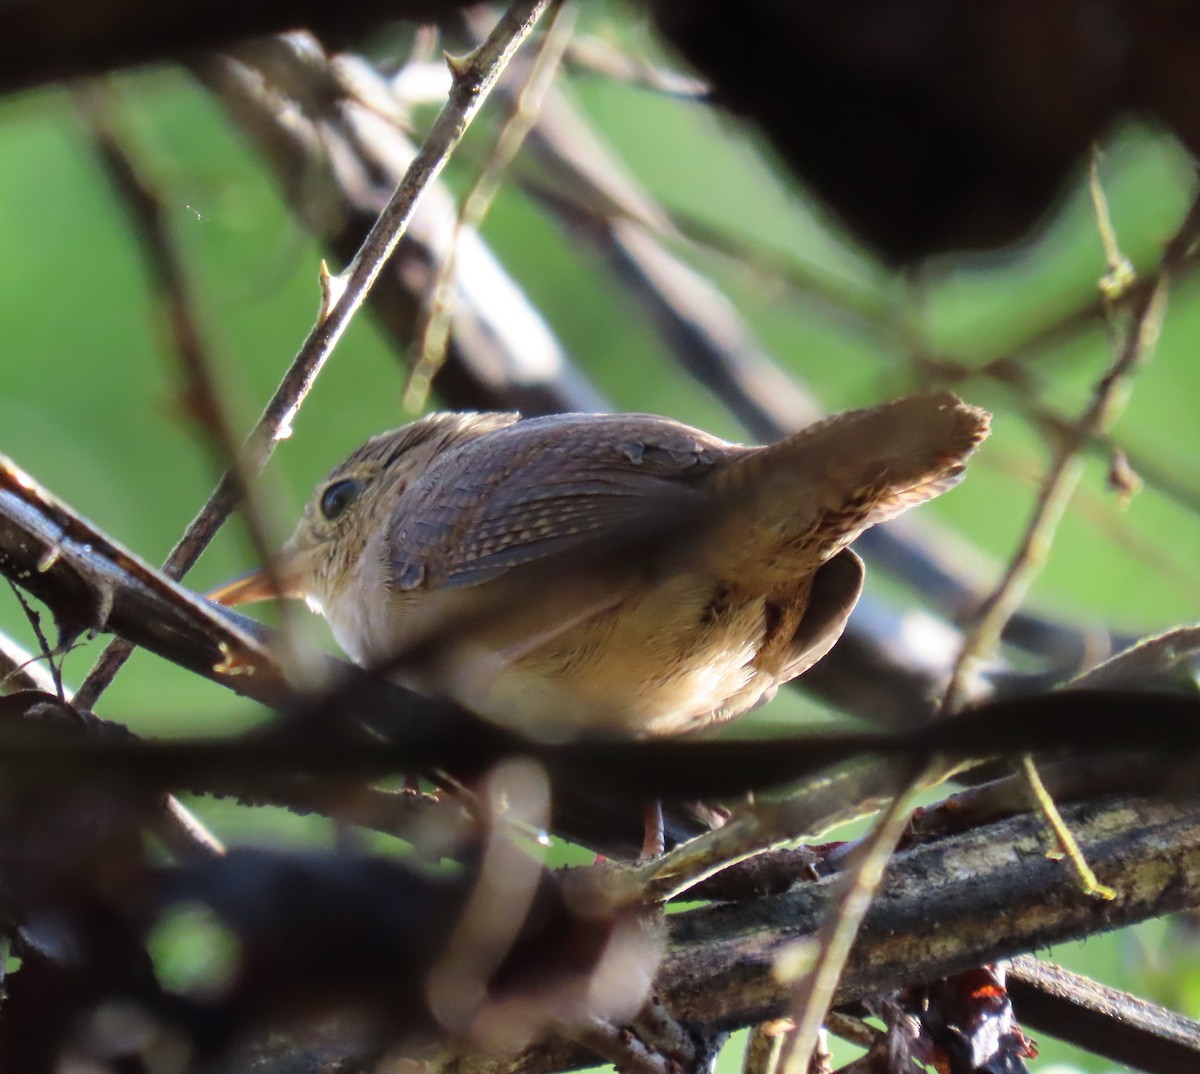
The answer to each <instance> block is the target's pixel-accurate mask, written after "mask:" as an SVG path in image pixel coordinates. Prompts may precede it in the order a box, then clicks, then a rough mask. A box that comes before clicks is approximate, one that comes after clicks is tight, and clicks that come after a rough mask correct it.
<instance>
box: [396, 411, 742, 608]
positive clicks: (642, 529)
mask: <svg viewBox="0 0 1200 1074" xmlns="http://www.w3.org/2000/svg"><path fill="white" fill-rule="evenodd" d="M741 450H745V449H740V448H738V447H736V446H734V445H732V444H728V443H726V442H725V441H723V440H719V439H717V438H716V437H713V436H709V435H708V434H707V433H703V432H701V431H699V430H697V429H692V428H689V427H688V426H686V425H681V424H679V423H678V422H674V421H670V420H668V419H666V418H658V417H653V416H651V415H640V414H619V415H612V414H561V415H554V416H552V417H548V418H535V419H532V420H529V421H522V422H518V423H517V424H515V425H511V426H509V427H508V428H505V429H500V430H497V431H495V432H492V433H488V434H486V435H484V436H481V437H479V438H477V439H475V440H472V441H470V442H469V443H466V444H464V445H462V446H461V447H459V448H457V449H454V450H452V451H448V452H446V453H445V454H444V455H443V456H441V457H440V458H438V459H437V460H436V461H435V462H434V463H433V465H431V466H430V467H429V468H428V469H427V470H426V471H425V472H424V474H422V475H421V477H420V478H419V479H418V480H417V481H415V482H414V483H413V484H412V485H410V486H409V487H408V488H407V489H406V490H405V491H404V492H402V493H401V494H400V495H399V496H398V498H397V500H396V503H395V506H394V509H393V511H392V514H391V518H390V521H389V529H388V533H387V546H386V547H387V548H388V550H389V555H390V557H391V563H390V566H391V582H392V585H393V586H394V587H395V588H397V589H400V590H410V589H417V588H422V587H423V588H435V587H441V586H446V587H456V586H470V585H478V584H480V583H482V582H486V581H488V580H489V579H492V578H494V577H496V576H497V575H499V574H502V573H503V572H505V571H507V570H510V569H512V568H513V567H517V566H520V565H522V564H527V563H531V562H534V561H538V560H545V559H547V558H548V557H555V556H559V555H562V554H563V553H567V552H574V553H575V554H577V555H588V554H593V553H594V554H601V553H606V552H608V551H609V550H614V551H615V550H616V548H619V547H620V545H621V544H623V543H628V542H632V541H635V540H639V539H644V538H648V537H652V536H654V535H656V534H661V533H663V532H665V531H667V530H670V529H674V528H676V527H685V526H686V525H687V523H688V520H689V519H690V518H693V517H695V516H696V515H697V514H698V513H699V512H700V510H701V509H702V507H703V505H704V503H705V502H706V501H707V499H708V494H707V492H706V490H705V489H704V488H703V487H702V486H701V484H700V483H701V481H702V479H703V478H704V477H705V476H706V475H707V474H708V473H709V472H710V471H711V470H712V469H713V467H714V465H716V464H717V463H718V462H719V461H720V460H722V459H724V458H726V457H728V456H729V455H731V454H733V453H737V452H739V451H741Z"/></svg>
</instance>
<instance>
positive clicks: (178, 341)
mask: <svg viewBox="0 0 1200 1074" xmlns="http://www.w3.org/2000/svg"><path fill="white" fill-rule="evenodd" d="M74 97H75V106H76V109H77V110H78V112H79V114H80V116H81V117H82V118H83V120H84V122H85V124H86V126H87V130H88V133H89V135H90V136H91V139H92V142H93V145H94V148H95V150H96V153H97V155H98V157H99V159H100V162H101V164H102V166H103V168H104V171H105V174H106V175H107V177H108V180H109V182H110V184H111V185H112V188H113V190H114V192H115V193H116V195H117V197H118V198H119V199H120V200H121V202H122V204H123V205H124V206H125V209H126V211H127V215H128V218H129V222H130V223H131V224H132V225H133V231H134V233H135V235H136V236H137V238H138V241H139V243H140V245H141V250H142V253H143V256H144V257H145V261H146V275H147V282H148V284H149V286H150V288H151V290H152V293H153V295H154V298H155V305H156V306H157V307H158V311H159V313H160V315H161V318H162V321H163V323H164V327H165V330H166V334H167V335H168V336H169V338H170V340H171V343H172V346H173V349H174V352H175V357H176V359H177V360H178V363H179V368H180V372H181V374H182V384H181V387H180V402H181V404H182V409H183V411H184V412H185V413H186V414H188V415H189V416H190V417H191V418H192V420H193V421H194V422H195V423H196V426H197V428H198V429H199V430H200V432H201V434H202V435H203V436H204V438H205V439H206V440H207V441H208V442H209V446H210V449H211V452H212V455H213V458H214V461H215V462H216V464H217V466H218V467H220V468H222V469H224V470H225V471H226V475H227V477H228V480H229V481H230V483H231V486H232V492H233V498H234V502H235V503H236V504H237V505H238V506H239V507H240V509H241V514H242V518H243V520H244V522H245V526H246V532H247V535H248V536H249V538H250V543H251V546H252V548H253V551H254V553H255V556H256V557H257V559H258V561H259V562H260V563H262V564H263V565H264V567H265V569H266V570H267V572H268V578H269V580H270V584H271V589H272V590H273V592H275V593H276V594H281V593H282V592H283V583H282V581H281V579H280V577H279V572H278V569H277V566H276V563H275V556H274V550H273V541H272V538H271V534H270V529H269V527H268V525H267V523H266V519H265V518H264V516H263V513H262V511H261V509H260V507H259V503H258V501H257V499H256V498H255V497H254V496H252V494H251V493H252V490H251V487H250V481H251V479H250V476H249V474H247V472H246V470H245V468H244V467H243V465H242V459H241V444H240V443H239V442H238V439H237V435H236V434H235V433H234V430H233V425H232V424H231V423H230V421H229V416H228V414H227V413H226V410H225V407H224V406H223V405H222V403H221V398H220V392H219V390H218V388H217V378H216V374H215V372H214V369H213V361H212V358H211V356H210V355H209V353H208V348H207V346H206V345H205V342H204V333H203V330H202V329H201V326H200V319H199V318H198V317H197V315H196V304H195V300H194V299H193V297H192V295H191V288H190V286H189V284H188V279H187V271H186V269H185V266H184V264H183V261H182V259H181V257H180V253H179V249H178V247H177V244H176V243H175V241H174V239H173V237H172V235H171V228H170V222H169V220H168V217H167V208H166V205H165V203H164V201H163V198H162V197H161V196H160V195H159V193H158V192H157V190H155V188H154V187H153V186H152V184H151V182H150V181H149V179H148V178H147V176H146V175H145V173H144V171H143V169H141V168H140V167H139V166H138V164H137V162H136V160H135V159H134V155H133V153H132V151H131V149H130V146H129V145H128V138H127V136H126V134H125V132H123V131H121V130H120V129H119V124H118V120H117V116H116V101H115V99H114V96H113V93H112V88H111V86H109V85H108V84H107V83H105V82H102V81H95V82H91V83H87V84H85V85H83V86H81V87H80V88H79V89H77V90H76V92H75V95H74ZM171 566H172V565H171V564H170V563H168V564H167V565H166V566H164V568H163V570H164V572H165V573H166V574H168V575H169V576H170V577H173V578H179V577H181V572H179V571H177V570H176V571H173V570H172V569H171ZM289 622H290V616H289V615H288V614H287V613H286V609H285V610H284V613H283V614H282V615H281V618H280V626H281V629H282V630H283V631H284V637H285V642H286V637H287V627H288V625H289ZM284 649H285V651H287V650H288V646H287V645H286V644H285V645H284ZM94 689H95V687H93V690H94Z"/></svg>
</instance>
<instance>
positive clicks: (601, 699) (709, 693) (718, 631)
mask: <svg viewBox="0 0 1200 1074" xmlns="http://www.w3.org/2000/svg"><path fill="white" fill-rule="evenodd" d="M529 581H530V579H529V576H528V575H526V577H525V578H524V579H523V580H522V584H521V588H520V592H519V593H504V592H501V590H502V589H503V588H506V587H493V586H491V585H489V586H481V587H478V588H476V589H473V590H472V589H461V590H450V591H439V592H437V593H424V594H421V595H420V598H419V600H417V601H414V602H412V603H411V604H410V603H409V602H408V601H405V600H397V599H395V594H392V595H391V596H392V599H390V600H388V601H386V602H385V601H379V600H370V599H368V600H364V601H358V602H354V603H352V604H347V605H346V606H344V607H337V608H327V609H326V610H325V612H326V615H327V617H328V618H329V620H330V623H331V626H332V628H333V631H334V634H335V636H336V637H337V638H338V640H339V643H340V644H342V646H343V648H345V649H346V651H347V653H349V655H350V656H351V657H352V658H353V659H355V660H356V661H358V662H360V663H365V664H368V665H384V664H386V665H388V666H389V667H390V668H391V669H392V670H391V672H390V673H391V674H393V675H394V677H396V678H397V679H398V680H399V681H401V682H403V683H404V684H405V685H408V686H410V687H412V688H413V689H416V690H418V691H419V692H421V693H425V694H428V695H431V696H444V697H451V698H453V699H454V700H456V701H458V702H460V703H461V704H463V705H465V706H466V707H468V708H470V709H472V710H473V711H475V712H478V713H479V714H480V715H483V716H486V717H487V718H489V719H492V720H494V721H496V722H497V723H500V724H503V725H504V726H507V727H511V728H513V729H514V730H518V731H521V732H522V733H525V734H529V735H532V736H534V737H537V738H540V739H545V740H565V739H570V738H575V737H579V736H589V735H592V736H595V735H629V736H633V737H644V736H655V735H669V734H679V733H682V732H685V731H689V730H694V729H697V728H700V727H703V726H705V725H706V724H709V723H711V722H713V721H714V720H715V719H723V718H727V717H729V716H733V715H736V714H737V713H738V712H741V711H744V710H745V709H747V708H750V707H752V706H753V705H754V704H755V703H756V702H757V701H758V700H759V699H760V697H761V696H762V694H763V693H764V692H765V691H767V690H770V689H772V688H773V687H774V685H775V679H774V676H773V675H771V674H769V673H766V672H765V671H764V670H763V669H760V668H758V667H757V666H756V660H757V657H758V655H759V652H760V649H761V647H762V645H763V640H764V632H765V628H764V621H765V616H764V604H765V601H764V599H763V598H762V597H761V596H753V595H745V596H741V597H738V596H731V595H729V594H724V593H720V592H717V591H716V588H715V587H714V585H713V583H712V582H711V580H709V581H704V582H702V581H700V580H699V579H697V578H696V577H694V576H691V575H688V574H679V575H675V576H672V577H668V578H666V579H663V580H662V581H661V582H660V583H659V584H658V585H657V586H653V587H650V588H647V587H646V584H645V582H644V581H643V580H640V579H639V580H636V581H630V580H628V579H625V580H620V581H618V580H615V579H613V578H612V577H608V578H596V579H591V580H589V581H586V582H585V581H581V580H580V579H579V577H578V576H572V578H571V579H570V584H569V586H562V585H558V584H556V583H557V582H559V579H557V578H555V577H554V576H553V575H551V576H550V577H548V578H547V580H546V584H545V586H543V587H541V589H540V591H539V589H538V587H536V586H534V587H530V585H529ZM493 588H494V589H495V592H493V593H491V594H488V595H484V594H483V593H482V591H483V590H487V589H493ZM363 591H365V592H371V590H370V589H366V590H360V592H363ZM635 594H636V595H635ZM481 597H482V598H483V599H481ZM488 597H490V598H492V599H488ZM434 624H438V627H437V629H436V630H435V629H434ZM383 638H387V639H390V640H391V644H390V645H388V646H387V647H386V649H385V647H383V646H380V645H379V644H378V643H377V642H378V639H383ZM401 648H404V649H408V650H409V651H410V652H411V653H412V658H411V659H410V660H405V661H403V662H400V663H397V662H396V661H395V656H396V653H397V651H398V650H400V649H401ZM731 702H732V703H733V707H732V710H731V711H726V709H727V708H728V707H729V706H730V704H731Z"/></svg>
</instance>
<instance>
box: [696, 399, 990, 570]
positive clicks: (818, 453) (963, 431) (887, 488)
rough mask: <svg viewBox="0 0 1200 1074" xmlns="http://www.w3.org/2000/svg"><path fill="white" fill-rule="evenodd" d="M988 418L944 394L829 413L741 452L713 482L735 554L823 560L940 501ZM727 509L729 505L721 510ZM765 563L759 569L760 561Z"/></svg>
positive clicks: (793, 562)
mask: <svg viewBox="0 0 1200 1074" xmlns="http://www.w3.org/2000/svg"><path fill="white" fill-rule="evenodd" d="M989 420H990V415H989V414H988V413H987V411H985V410H981V409H979V408H978V407H974V406H971V405H969V404H967V403H964V402H963V401H962V400H961V399H959V398H958V396H956V395H954V394H953V393H951V392H947V391H938V392H927V393H922V394H919V395H909V396H905V397H904V398H901V399H897V400H895V401H893V402H890V403H884V404H882V405H881V406H877V407H871V408H869V409H865V410H852V411H848V412H846V413H844V414H836V415H834V416H833V417H830V418H826V419H825V420H823V421H819V422H817V423H815V424H813V425H810V426H808V427H807V428H806V429H802V430H801V431H800V432H798V433H796V434H795V435H793V436H790V437H788V438H787V439H786V440H782V441H780V442H779V443H777V444H773V445H770V446H768V447H764V448H762V449H759V450H753V451H750V452H747V453H746V455H744V456H743V457H742V458H741V459H739V460H738V461H736V462H735V463H733V464H732V465H731V466H729V467H726V468H723V469H722V471H721V472H720V473H719V474H717V475H716V476H715V478H714V481H715V487H714V492H715V493H716V495H717V498H718V500H719V501H726V500H727V498H728V499H729V500H732V501H734V502H735V503H736V506H735V505H734V503H730V504H728V505H727V509H725V510H722V511H720V512H719V514H720V517H721V518H722V519H723V520H724V521H722V522H719V523H718V526H719V528H720V529H721V530H722V531H725V530H728V533H727V534H725V533H723V537H724V538H725V539H723V540H720V541H719V542H718V543H719V544H720V545H722V546H724V547H726V548H727V549H737V550H738V554H737V555H736V558H737V559H739V560H741V561H742V562H743V563H746V564H749V565H751V566H753V565H754V564H755V563H756V562H758V561H759V559H760V557H762V556H764V555H770V556H772V557H775V556H778V557H779V558H780V560H781V566H783V565H784V564H783V561H784V560H790V564H789V565H787V567H786V569H787V570H788V571H793V570H795V569H796V567H797V565H798V564H799V563H809V562H810V561H811V563H812V564H813V565H815V564H817V563H821V562H824V561H825V560H827V559H828V558H829V557H830V556H832V555H834V554H836V553H837V552H838V551H840V550H841V549H842V548H845V547H846V546H847V545H848V544H849V543H850V542H851V541H853V540H854V539H855V538H856V537H858V535H859V534H860V533H862V532H863V530H865V529H867V528H868V527H869V526H874V525H876V524H877V523H880V522H885V521H887V520H888V519H889V518H892V517H894V516H895V515H897V514H899V513H900V512H901V511H905V510H907V509H908V508H910V507H915V506H916V505H917V504H919V503H924V502H925V501H926V500H930V499H933V497H935V496H939V495H941V494H942V493H943V492H945V491H946V490H947V489H949V488H952V487H953V486H954V485H956V484H957V483H958V482H959V481H960V480H961V479H962V474H963V469H964V467H965V465H966V462H967V459H968V458H969V457H970V455H971V453H972V452H973V451H974V450H975V448H976V447H977V446H978V445H979V444H980V442H981V441H983V440H984V439H985V438H986V437H987V435H988V431H989V430H988V425H989ZM729 508H731V509H729ZM764 566H766V565H764Z"/></svg>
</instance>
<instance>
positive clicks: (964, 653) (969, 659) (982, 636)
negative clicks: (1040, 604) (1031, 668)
mask: <svg viewBox="0 0 1200 1074" xmlns="http://www.w3.org/2000/svg"><path fill="white" fill-rule="evenodd" d="M1198 228H1200V199H1198V200H1197V201H1195V202H1193V203H1192V207H1191V208H1190V209H1189V211H1188V214H1187V217H1186V218H1185V220H1184V222H1183V224H1182V226H1181V227H1180V229H1179V231H1178V232H1177V233H1176V235H1175V237H1174V238H1173V239H1172V240H1171V241H1170V243H1169V244H1168V245H1167V248H1166V250H1165V251H1164V253H1163V257H1162V259H1161V261H1160V262H1159V266H1158V269H1157V270H1156V271H1155V274H1154V286H1152V287H1146V288H1143V289H1141V290H1139V292H1138V298H1137V300H1136V301H1135V303H1134V305H1133V307H1132V309H1131V311H1130V318H1129V319H1130V324H1129V329H1128V332H1127V334H1126V337H1125V341H1124V345H1123V346H1122V347H1121V348H1120V350H1119V352H1118V353H1117V355H1116V357H1115V359H1114V361H1113V362H1112V364H1111V365H1110V366H1109V368H1108V370H1107V371H1106V372H1105V374H1104V376H1103V377H1101V378H1100V380H1099V381H1098V382H1097V384H1096V387H1095V390H1094V392H1093V395H1092V398H1091V400H1090V402H1089V403H1088V405H1087V407H1086V409H1085V410H1084V412H1083V414H1081V415H1080V417H1079V420H1078V421H1077V422H1076V423H1075V425H1074V426H1073V427H1072V428H1071V429H1070V430H1069V431H1068V432H1067V433H1066V434H1065V435H1064V436H1063V437H1062V439H1061V442H1060V443H1059V445H1058V447H1057V449H1056V451H1055V453H1054V457H1053V459H1052V460H1051V463H1050V466H1049V469H1048V470H1047V472H1046V476H1045V478H1044V479H1043V481H1042V486H1041V489H1040V491H1039V493H1038V497H1037V502H1036V503H1035V505H1034V510H1033V514H1032V516H1031V517H1030V520H1029V522H1028V523H1027V525H1026V527H1025V532H1024V534H1023V535H1022V538H1021V541H1020V543H1019V545H1018V547H1017V550H1016V552H1014V554H1013V556H1012V558H1011V559H1010V561H1009V563H1008V567H1007V568H1006V570H1005V572H1004V574H1003V575H1002V577H1001V578H1000V581H999V582H998V583H997V584H996V586H995V587H994V588H993V589H992V591H991V592H990V593H989V594H988V596H987V597H986V598H985V599H984V600H983V602H982V603H981V605H980V607H979V609H978V611H977V612H976V614H975V616H974V619H973V622H972V624H971V626H970V628H969V629H968V630H967V631H966V633H965V634H964V637H963V642H962V646H961V648H960V650H959V653H958V657H957V658H956V660H955V663H954V668H953V671H952V673H951V676H950V681H949V683H948V684H947V687H946V691H945V694H944V697H943V700H942V708H943V711H946V712H953V711H955V710H956V709H957V708H958V706H959V704H960V703H961V699H962V695H963V692H964V688H965V684H966V681H967V677H968V675H969V674H970V672H971V670H972V668H973V666H974V665H975V663H976V662H977V661H978V660H979V659H981V658H982V657H983V656H985V655H986V654H988V653H990V652H992V651H993V650H994V649H995V647H996V645H997V643H998V641H999V638H1000V633H1001V631H1002V630H1003V628H1004V625H1005V623H1006V622H1007V621H1008V619H1009V618H1010V617H1011V616H1012V614H1013V612H1015V611H1016V609H1017V608H1018V607H1019V605H1020V604H1021V602H1022V600H1023V599H1024V597H1025V594H1026V592H1027V591H1028V589H1029V586H1030V585H1031V584H1032V582H1033V579H1034V578H1035V577H1036V575H1037V573H1038V571H1039V570H1040V569H1041V566H1042V564H1043V563H1044V562H1045V558H1046V555H1047V554H1048V551H1049V546H1050V544H1051V543H1052V541H1053V537H1054V532H1055V530H1056V528H1057V526H1058V522H1059V520H1060V519H1061V518H1062V515H1063V512H1064V511H1065V510H1066V506H1067V503H1068V502H1069V500H1070V498H1071V494H1072V492H1073V491H1074V487H1075V484H1076V483H1077V481H1078V479H1079V475H1080V468H1081V463H1080V460H1079V451H1080V448H1081V447H1082V446H1083V444H1084V443H1086V442H1087V440H1088V439H1089V438H1090V437H1092V436H1094V435H1096V434H1097V433H1098V432H1099V431H1101V430H1103V429H1105V428H1107V426H1108V425H1109V424H1111V422H1112V421H1113V420H1114V419H1115V417H1116V414H1117V412H1118V410H1119V408H1120V402H1121V398H1120V397H1121V393H1122V392H1123V390H1124V389H1125V387H1126V384H1127V381H1128V378H1129V376H1130V375H1131V374H1132V372H1133V371H1134V369H1135V368H1136V367H1137V366H1138V364H1139V363H1141V362H1143V361H1145V360H1146V359H1147V358H1148V357H1149V355H1150V353H1151V351H1152V350H1153V346H1154V344H1155V342H1156V341H1157V332H1158V327H1159V324H1160V322H1161V317H1162V314H1163V312H1164V306H1165V300H1166V287H1167V282H1168V280H1169V278H1170V276H1171V273H1172V272H1173V271H1174V270H1175V268H1176V266H1177V265H1178V264H1179V263H1180V262H1181V261H1182V260H1183V258H1184V257H1185V256H1186V255H1187V253H1188V252H1189V250H1190V249H1191V246H1192V243H1193V242H1194V240H1195V238H1196V233H1197V230H1198Z"/></svg>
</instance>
